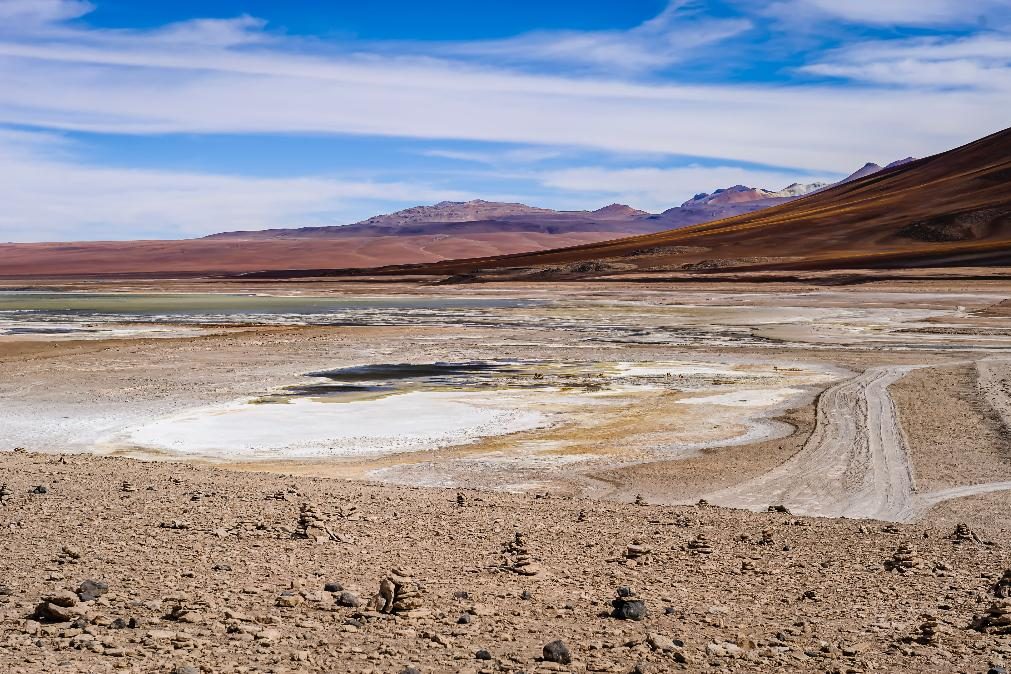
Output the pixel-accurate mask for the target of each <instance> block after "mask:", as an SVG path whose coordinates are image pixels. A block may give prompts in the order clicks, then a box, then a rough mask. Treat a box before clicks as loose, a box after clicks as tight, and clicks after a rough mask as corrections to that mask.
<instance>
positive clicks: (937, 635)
mask: <svg viewBox="0 0 1011 674" xmlns="http://www.w3.org/2000/svg"><path fill="white" fill-rule="evenodd" d="M922 618H923V622H922V623H920V630H919V633H918V634H917V635H916V636H914V637H913V640H914V641H918V642H920V643H921V644H923V645H925V646H936V645H937V644H938V642H940V640H941V625H940V623H938V622H937V618H935V617H934V616H932V615H929V614H926V613H925V614H923V616H922Z"/></svg>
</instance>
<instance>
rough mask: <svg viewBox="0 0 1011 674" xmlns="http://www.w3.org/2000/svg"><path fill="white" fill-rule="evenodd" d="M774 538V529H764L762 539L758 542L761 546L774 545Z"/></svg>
mask: <svg viewBox="0 0 1011 674" xmlns="http://www.w3.org/2000/svg"><path fill="white" fill-rule="evenodd" d="M775 542H776V541H775V539H774V538H773V537H772V529H762V537H761V538H760V539H759V540H758V544H759V545H772V544H773V543H775Z"/></svg>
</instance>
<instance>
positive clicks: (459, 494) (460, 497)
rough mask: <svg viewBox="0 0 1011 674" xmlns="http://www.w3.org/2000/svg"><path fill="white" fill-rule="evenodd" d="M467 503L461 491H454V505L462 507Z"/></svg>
mask: <svg viewBox="0 0 1011 674" xmlns="http://www.w3.org/2000/svg"><path fill="white" fill-rule="evenodd" d="M465 505H467V498H466V497H465V496H464V495H463V492H462V491H458V492H456V506H457V507H458V508H462V507H464V506H465Z"/></svg>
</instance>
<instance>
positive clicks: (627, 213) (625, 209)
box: [590, 204, 649, 218]
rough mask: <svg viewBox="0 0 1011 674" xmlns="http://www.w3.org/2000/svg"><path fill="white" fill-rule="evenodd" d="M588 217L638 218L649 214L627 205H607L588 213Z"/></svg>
mask: <svg viewBox="0 0 1011 674" xmlns="http://www.w3.org/2000/svg"><path fill="white" fill-rule="evenodd" d="M590 215H593V216H595V217H598V218H638V217H641V216H644V215H649V213H647V212H646V211H640V210H639V209H638V208H632V207H631V206H629V205H628V204H608V205H607V206H604V207H602V208H598V209H597V210H595V211H590Z"/></svg>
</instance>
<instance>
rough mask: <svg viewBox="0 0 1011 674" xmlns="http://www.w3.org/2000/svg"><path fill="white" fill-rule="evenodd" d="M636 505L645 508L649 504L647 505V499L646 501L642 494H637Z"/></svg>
mask: <svg viewBox="0 0 1011 674" xmlns="http://www.w3.org/2000/svg"><path fill="white" fill-rule="evenodd" d="M635 505H637V506H644V505H647V503H646V499H644V498H643V497H642V494H636V495H635Z"/></svg>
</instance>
